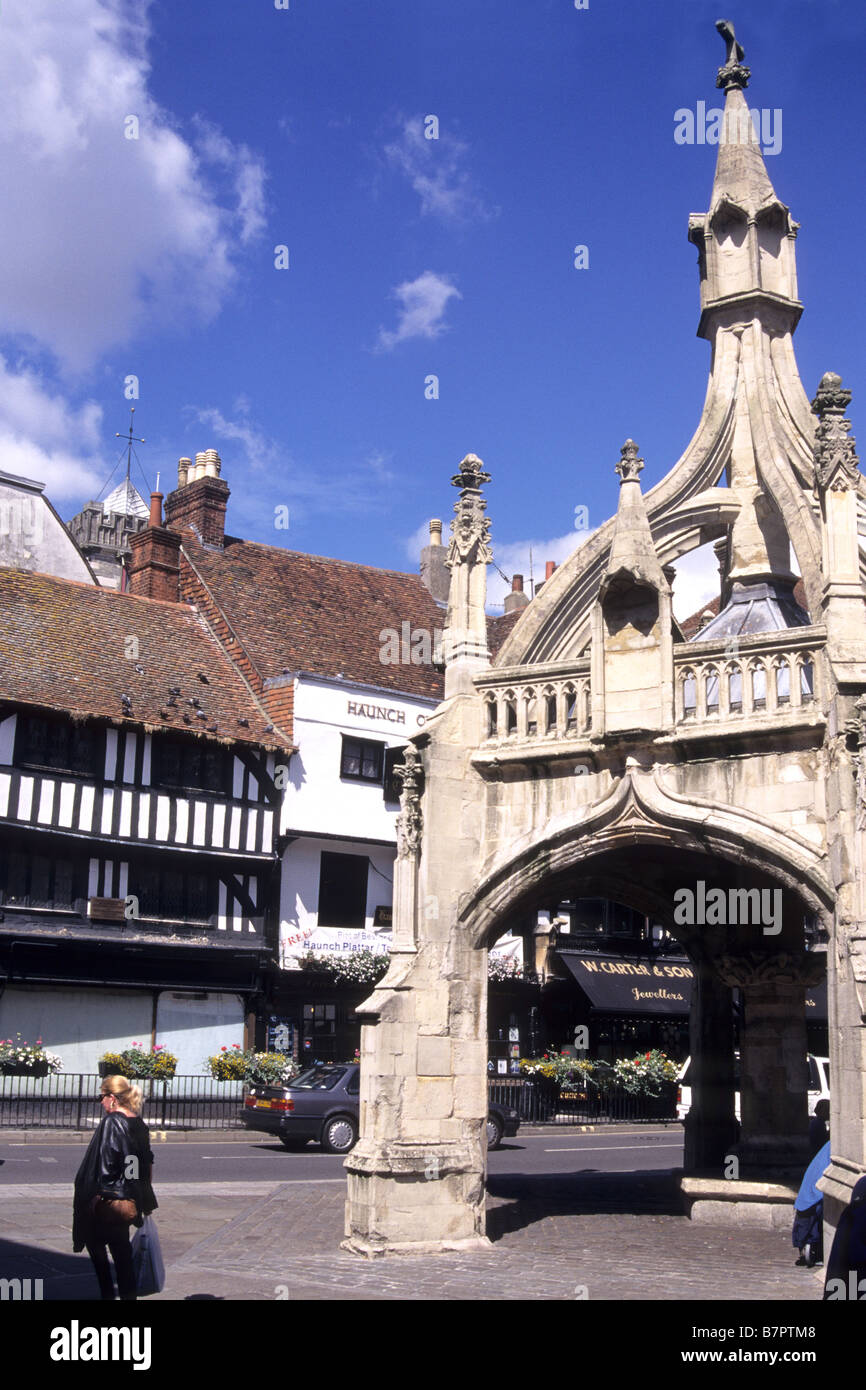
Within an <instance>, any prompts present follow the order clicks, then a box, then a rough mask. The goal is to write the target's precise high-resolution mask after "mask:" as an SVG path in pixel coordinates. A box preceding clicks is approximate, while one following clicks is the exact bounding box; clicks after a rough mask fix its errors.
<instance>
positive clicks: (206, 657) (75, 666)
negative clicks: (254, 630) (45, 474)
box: [0, 568, 286, 748]
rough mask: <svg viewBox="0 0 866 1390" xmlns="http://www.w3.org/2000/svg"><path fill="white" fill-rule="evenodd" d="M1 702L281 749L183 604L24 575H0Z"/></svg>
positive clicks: (280, 738)
mask: <svg viewBox="0 0 866 1390" xmlns="http://www.w3.org/2000/svg"><path fill="white" fill-rule="evenodd" d="M131 639H136V641H137V647H136V646H135V643H134V642H133V641H132V640H131ZM127 653H130V655H127ZM173 687H174V688H178V694H177V695H176V696H175V697H174V699H173V703H172V704H171V705H170V704H169V703H168V701H169V699H170V692H171V690H172V688H173ZM123 695H127V696H128V697H129V703H128V706H127V705H125V704H124V701H123V700H122V698H121V697H122V696H123ZM0 700H8V701H13V702H17V703H21V704H29V705H35V706H39V707H42V708H46V709H56V710H64V711H68V712H69V713H71V714H73V715H74V716H76V717H78V718H81V717H84V716H89V717H91V718H100V719H110V720H112V721H114V722H115V723H123V722H127V723H130V724H137V725H141V724H145V725H148V726H150V727H156V728H170V729H176V730H178V731H186V732H188V733H196V734H199V735H203V736H204V737H210V738H216V739H221V740H231V741H233V742H239V743H254V744H257V745H260V746H265V747H270V748H280V747H285V746H286V739H285V737H284V736H283V735H281V734H280V733H279V732H272V733H267V732H266V728H267V726H268V723H269V720H268V716H267V715H266V714H265V713H264V711H263V710H262V709H261V708H260V706H259V705H258V704H257V702H256V700H255V698H254V696H253V695H252V693H251V691H250V690H249V688H248V687H247V685H246V684H245V683H244V681H243V680H242V678H241V676H240V675H239V674H238V672H237V671H236V670H235V669H234V667H233V665H232V663H231V662H230V661H229V660H228V658H227V657H226V656H225V655H224V653H223V652H222V651H221V649H220V647H219V646H218V644H217V643H216V641H215V640H214V638H213V637H212V636H211V635H210V633H209V632H208V630H207V628H206V627H205V625H204V623H203V622H202V620H201V618H200V617H198V616H197V614H195V613H194V612H193V611H192V609H191V608H190V607H189V606H188V605H186V604H183V603H160V602H158V601H157V600H155V599H143V598H136V597H133V596H132V595H131V594H121V593H118V592H117V591H116V590H114V589H107V588H106V589H103V588H99V587H97V586H95V585H87V584H78V583H74V582H72V581H70V580H64V579H55V578H53V577H52V576H49V575H44V574H33V573H30V572H28V571H26V570H13V569H5V568H0ZM193 700H194V701H196V702H197V704H196V705H193V704H191V703H190V701H193ZM199 712H201V713H203V715H204V718H199V717H198V714H199ZM240 719H244V720H246V721H247V724H246V726H244V725H243V724H240V723H239V722H238V721H239V720H240Z"/></svg>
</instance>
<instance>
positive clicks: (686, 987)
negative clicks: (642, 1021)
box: [558, 950, 693, 1014]
mask: <svg viewBox="0 0 866 1390" xmlns="http://www.w3.org/2000/svg"><path fill="white" fill-rule="evenodd" d="M558 955H559V956H560V958H561V960H562V961H563V963H564V964H565V965H567V966H568V969H569V970H570V972H571V974H572V975H573V976H574V978H575V980H576V981H577V983H578V984H579V985H580V987H581V989H582V990H583V991H584V993H585V994H586V995H588V997H589V1000H590V1003H591V1004H592V1006H593V1008H595V1009H601V1010H603V1011H605V1012H606V1013H634V1014H640V1013H656V1014H687V1013H688V1012H689V1005H690V1003H691V997H692V978H693V975H692V969H691V966H690V965H688V963H687V962H685V961H670V960H667V961H647V960H623V959H621V958H616V957H613V956H596V955H589V954H587V955H581V954H578V953H577V952H567V951H562V950H560V951H559V952H558Z"/></svg>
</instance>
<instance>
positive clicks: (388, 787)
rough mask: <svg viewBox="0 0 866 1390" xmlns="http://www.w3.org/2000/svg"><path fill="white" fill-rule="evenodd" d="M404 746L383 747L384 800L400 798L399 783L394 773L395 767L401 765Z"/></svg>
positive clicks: (397, 799)
mask: <svg viewBox="0 0 866 1390" xmlns="http://www.w3.org/2000/svg"><path fill="white" fill-rule="evenodd" d="M404 752H405V749H404V748H386V749H385V792H384V795H385V800H386V801H399V800H400V783H399V781H398V780H397V777H396V775H395V768H398V767H402V766H403V754H404Z"/></svg>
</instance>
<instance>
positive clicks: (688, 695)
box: [683, 671, 698, 718]
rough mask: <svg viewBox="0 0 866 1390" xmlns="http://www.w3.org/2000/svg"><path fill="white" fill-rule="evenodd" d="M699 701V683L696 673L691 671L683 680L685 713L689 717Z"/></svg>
mask: <svg viewBox="0 0 866 1390" xmlns="http://www.w3.org/2000/svg"><path fill="white" fill-rule="evenodd" d="M697 703H698V683H697V681H696V680H695V677H694V674H693V673H692V672H691V671H689V672H688V673H687V675H686V678H685V680H684V681H683V714H684V715H685V716H686V718H688V716H689V715H690V714H694V712H695V709H696V708H697Z"/></svg>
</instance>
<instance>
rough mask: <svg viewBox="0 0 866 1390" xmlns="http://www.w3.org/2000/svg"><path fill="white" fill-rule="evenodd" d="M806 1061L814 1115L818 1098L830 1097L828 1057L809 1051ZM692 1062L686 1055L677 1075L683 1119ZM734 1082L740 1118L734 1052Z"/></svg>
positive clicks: (688, 1101)
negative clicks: (816, 1055) (818, 1055)
mask: <svg viewBox="0 0 866 1390" xmlns="http://www.w3.org/2000/svg"><path fill="white" fill-rule="evenodd" d="M806 1062H807V1064H808V1067H809V1114H810V1115H814V1113H815V1106H816V1105H817V1103H818V1101H819V1100H829V1099H830V1058H829V1057H815V1056H814V1055H813V1054H812V1053H811V1052H810V1053H808V1054H807V1057H806ZM691 1064H692V1059H691V1057H687V1058H686V1060H685V1061H684V1062H683V1064H682V1066H681V1067H680V1070H679V1073H678V1075H677V1087H678V1090H677V1119H678V1120H684V1119H685V1117H686V1115H688V1113H689V1110H690V1109H691V1104H692V1088H691V1086H690V1085H689V1069H690V1067H691ZM734 1083H735V1085H736V1087H737V1090H736V1093H735V1095H734V1113H735V1115H736V1117H737V1119H738V1120H739V1118H740V1054H739V1052H735V1053H734Z"/></svg>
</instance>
